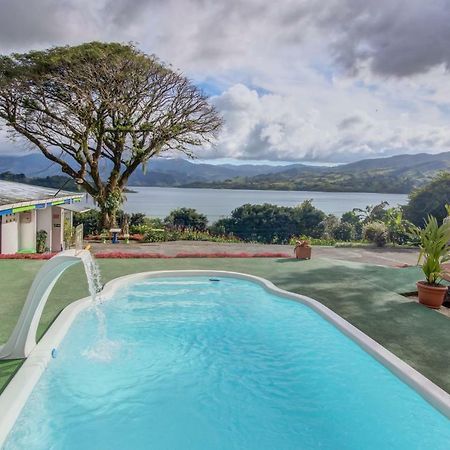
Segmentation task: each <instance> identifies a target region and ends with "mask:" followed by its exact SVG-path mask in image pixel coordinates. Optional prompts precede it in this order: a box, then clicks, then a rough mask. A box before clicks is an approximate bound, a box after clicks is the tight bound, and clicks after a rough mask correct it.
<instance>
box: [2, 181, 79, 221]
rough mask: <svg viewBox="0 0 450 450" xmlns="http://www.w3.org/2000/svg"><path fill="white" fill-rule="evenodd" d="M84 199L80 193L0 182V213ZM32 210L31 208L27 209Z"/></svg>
mask: <svg viewBox="0 0 450 450" xmlns="http://www.w3.org/2000/svg"><path fill="white" fill-rule="evenodd" d="M83 197H84V194H82V193H76V192H69V191H59V192H58V190H57V189H51V188H46V187H42V186H34V185H32V184H23V183H15V182H13V181H3V180H0V211H3V212H4V211H5V210H8V211H9V210H11V212H12V213H13V212H18V211H13V210H14V209H17V208H22V207H26V206H36V207H38V206H40V207H44V206H50V205H53V204H62V203H72V201H73V200H78V201H79V200H80V199H81V198H83ZM29 209H32V208H29Z"/></svg>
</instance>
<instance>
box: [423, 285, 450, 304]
mask: <svg viewBox="0 0 450 450" xmlns="http://www.w3.org/2000/svg"><path fill="white" fill-rule="evenodd" d="M447 289H448V288H447V286H433V285H431V284H428V283H427V282H426V281H418V282H417V290H418V291H419V302H420V303H422V304H423V305H425V306H428V308H433V309H439V308H440V307H441V306H442V303H444V299H445V294H446V293H447Z"/></svg>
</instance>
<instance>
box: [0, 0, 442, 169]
mask: <svg viewBox="0 0 450 450" xmlns="http://www.w3.org/2000/svg"><path fill="white" fill-rule="evenodd" d="M449 24H450V2H449V1H448V0H427V1H423V0H278V1H277V2H275V1H270V2H269V1H267V0H241V1H238V0H223V1H215V0H96V1H92V0H39V1H35V0H0V51H1V52H2V53H10V52H12V51H26V50H29V49H38V48H45V47H48V46H52V45H60V44H74V43H80V42H85V41H90V40H103V41H121V42H129V41H133V42H135V43H137V44H138V46H139V47H140V48H141V49H142V50H144V51H146V52H149V53H154V54H156V55H158V56H159V57H160V58H161V59H162V60H164V61H166V62H168V63H171V64H172V65H173V66H174V67H175V68H178V69H179V70H181V71H182V72H184V73H185V74H186V75H188V76H189V77H190V78H191V79H192V80H194V82H195V83H197V84H198V85H200V86H201V87H202V88H203V89H204V90H205V91H206V92H207V93H208V94H209V95H210V96H211V101H212V102H213V103H214V104H215V105H216V106H217V108H218V109H219V110H220V111H221V112H222V114H223V116H224V118H225V123H226V125H225V128H224V130H223V133H222V135H221V137H220V141H219V143H218V145H217V148H216V149H215V150H214V151H212V152H203V153H201V152H200V153H199V155H198V156H200V157H202V158H217V159H223V158H232V159H240V160H273V161H314V162H318V163H319V162H320V163H323V162H346V161H353V160H357V159H362V158H366V157H378V156H387V155H392V154H399V153H419V152H424V151H425V152H429V153H439V152H442V151H448V150H450V82H449V81H450V74H449V68H450V25H449ZM17 146H18V144H11V143H10V142H8V141H6V140H5V139H4V137H0V151H3V152H5V151H11V149H15V148H17Z"/></svg>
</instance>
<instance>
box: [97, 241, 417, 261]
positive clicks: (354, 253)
mask: <svg viewBox="0 0 450 450" xmlns="http://www.w3.org/2000/svg"><path fill="white" fill-rule="evenodd" d="M91 245H92V251H93V252H94V253H105V252H131V253H159V254H162V255H166V256H175V255H177V254H178V253H242V252H244V253H250V254H252V253H267V252H270V253H286V254H288V255H292V256H293V254H294V252H293V246H292V245H267V244H247V243H239V244H227V243H217V242H206V241H173V242H158V243H153V244H140V243H136V242H130V243H129V244H123V243H119V244H111V243H106V244H100V243H94V244H91ZM418 255H419V254H418V251H417V250H416V249H392V248H336V247H319V246H314V247H313V258H324V259H328V258H330V259H337V260H342V261H354V262H360V263H367V264H375V265H383V266H400V265H405V264H407V265H409V266H414V265H416V264H417V258H418Z"/></svg>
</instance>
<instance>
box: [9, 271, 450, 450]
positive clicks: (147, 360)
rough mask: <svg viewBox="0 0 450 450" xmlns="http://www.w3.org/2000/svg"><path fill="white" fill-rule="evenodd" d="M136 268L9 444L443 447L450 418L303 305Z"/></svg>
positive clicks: (56, 367) (67, 348)
mask: <svg viewBox="0 0 450 450" xmlns="http://www.w3.org/2000/svg"><path fill="white" fill-rule="evenodd" d="M214 279H218V280H220V281H212V280H211V277H210V276H204V275H203V276H195V277H193V276H190V277H173V276H172V277H158V278H151V277H140V278H137V279H135V280H134V281H132V282H129V283H127V284H125V285H123V287H120V288H117V289H116V290H115V292H114V294H113V295H112V298H111V299H109V300H108V301H105V302H104V303H103V304H102V305H101V306H100V309H101V313H102V314H104V318H105V322H104V323H105V325H106V330H105V328H103V327H102V326H99V320H98V317H99V314H98V313H97V314H96V312H95V311H94V310H93V309H92V308H89V309H85V310H83V311H81V312H80V313H79V314H78V315H77V317H76V319H75V321H74V322H73V324H72V326H71V327H70V329H69V331H68V332H67V335H66V336H65V338H64V339H63V340H62V342H61V344H60V345H59V347H58V355H57V357H56V359H52V360H51V362H50V363H49V365H48V367H47V369H46V371H45V372H44V374H43V375H42V376H41V378H40V379H39V381H38V383H37V384H36V386H35V387H34V389H33V391H32V393H31V395H30V397H29V398H28V400H27V402H26V404H25V406H24V408H23V410H22V412H21V414H20V416H19V418H18V420H17V422H16V424H15V426H14V428H13V430H12V432H11V433H10V435H9V437H8V439H7V441H6V443H5V447H4V448H5V449H6V450H11V449H27V450H34V449H36V450H37V449H49V448H52V449H67V450H72V449H96V450H100V449H111V450H112V449H147V448H152V449H315V448H321V449H322V448H324V449H372V448H373V449H380V448H391V449H427V448H432V449H448V443H449V442H450V421H449V420H448V418H446V417H445V416H444V415H443V414H441V413H440V412H439V411H438V410H437V409H435V408H433V407H432V406H431V405H430V404H429V403H428V402H427V401H425V400H424V399H423V398H422V397H421V396H420V395H419V394H418V393H417V392H416V391H415V390H413V389H412V388H411V387H409V386H408V385H407V384H405V383H404V382H403V381H401V380H400V379H399V378H398V377H396V376H395V375H393V373H392V372H391V371H389V370H388V369H387V368H386V367H385V366H383V365H382V364H380V363H379V362H378V361H377V360H376V359H374V358H373V357H372V356H371V355H369V354H368V353H367V352H365V351H364V350H363V349H362V348H361V347H360V346H359V345H358V344H356V343H355V342H354V341H353V340H352V339H350V338H349V337H347V336H345V335H344V334H343V333H342V332H341V331H340V330H339V329H338V328H336V327H335V326H334V325H332V324H331V323H330V322H329V321H327V320H325V319H324V318H323V317H322V316H321V315H320V314H318V313H317V312H316V311H315V310H314V309H312V308H311V307H309V306H308V305H305V304H301V303H298V302H294V301H291V300H290V299H287V298H282V297H281V296H278V295H276V294H275V293H273V292H269V291H268V290H267V289H265V288H264V287H263V286H261V285H259V284H257V283H255V282H253V281H250V280H245V279H237V278H233V277H228V276H218V277H217V276H215V277H214Z"/></svg>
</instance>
